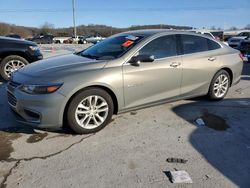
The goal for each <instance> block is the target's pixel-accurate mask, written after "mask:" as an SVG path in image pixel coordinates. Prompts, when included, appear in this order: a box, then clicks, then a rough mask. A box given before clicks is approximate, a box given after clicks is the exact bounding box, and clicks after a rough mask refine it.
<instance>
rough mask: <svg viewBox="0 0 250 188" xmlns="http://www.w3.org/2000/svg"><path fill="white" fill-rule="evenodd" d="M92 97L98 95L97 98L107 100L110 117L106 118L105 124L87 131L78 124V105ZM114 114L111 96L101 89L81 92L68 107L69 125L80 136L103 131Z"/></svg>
mask: <svg viewBox="0 0 250 188" xmlns="http://www.w3.org/2000/svg"><path fill="white" fill-rule="evenodd" d="M91 95H96V96H100V97H102V98H103V99H105V101H106V102H107V104H108V115H107V117H106V119H105V120H104V122H103V123H102V124H101V125H99V126H98V127H96V128H93V129H86V128H83V127H81V126H80V125H79V124H78V123H77V120H76V118H75V111H76V109H77V106H78V104H79V103H80V102H81V101H82V100H83V99H85V98H86V97H88V96H91ZM113 112H114V104H113V100H112V98H111V96H110V95H109V94H108V93H107V92H106V91H104V90H102V89H99V88H90V89H87V90H83V91H81V92H79V93H78V94H76V95H75V96H74V97H73V99H72V100H71V101H70V104H69V106H68V109H67V114H66V115H67V117H66V118H67V124H68V125H69V127H70V128H72V129H73V131H75V132H76V133H78V134H90V133H95V132H97V131H99V130H101V129H103V128H104V127H105V126H106V125H107V124H108V123H109V121H110V119H111V118H112V115H113Z"/></svg>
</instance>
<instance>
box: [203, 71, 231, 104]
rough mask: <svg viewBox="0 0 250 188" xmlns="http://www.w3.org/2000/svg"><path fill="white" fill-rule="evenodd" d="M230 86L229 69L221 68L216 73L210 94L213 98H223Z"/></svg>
mask: <svg viewBox="0 0 250 188" xmlns="http://www.w3.org/2000/svg"><path fill="white" fill-rule="evenodd" d="M229 87H230V76H229V74H228V72H227V71H225V70H220V71H219V72H217V73H216V74H215V76H214V77H213V79H212V82H211V84H210V88H209V92H208V96H209V98H210V99H212V100H221V99H223V98H224V97H225V96H226V94H227V92H228V89H229Z"/></svg>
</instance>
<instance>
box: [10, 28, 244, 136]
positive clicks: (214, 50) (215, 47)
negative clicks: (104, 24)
mask: <svg viewBox="0 0 250 188" xmlns="http://www.w3.org/2000/svg"><path fill="white" fill-rule="evenodd" d="M242 67H243V61H242V56H241V54H240V52H239V51H238V50H235V49H233V48H230V47H228V46H226V45H225V44H223V43H221V42H219V41H217V40H214V39H213V38H211V37H207V36H205V35H199V34H194V33H190V32H178V31H167V30H139V31H130V32H125V33H120V34H117V35H114V36H113V37H109V38H108V39H106V40H104V41H102V42H100V43H97V44H96V45H93V46H91V47H89V48H87V49H85V50H84V51H82V52H79V53H75V54H70V55H64V56H57V57H53V58H48V59H45V60H42V61H41V62H39V63H35V64H33V65H32V66H27V67H25V68H23V69H21V70H18V71H17V72H15V73H14V74H13V76H12V77H11V80H10V82H9V83H8V86H7V93H8V102H9V105H10V107H11V108H12V109H13V110H14V111H16V112H17V113H18V114H19V115H21V117H22V118H23V121H24V122H25V123H28V124H31V125H34V126H37V127H44V128H55V127H57V128H58V127H62V125H63V124H67V125H69V126H70V127H71V128H72V129H73V130H74V131H76V132H77V133H80V134H83V133H93V132H97V131H99V130H101V129H102V128H104V127H105V126H106V125H107V124H108V123H109V121H110V119H111V117H112V115H113V114H117V113H121V112H126V111H131V110H135V109H139V108H142V107H147V106H152V105H153V104H161V103H164V102H169V101H173V100H179V99H186V98H192V97H197V96H202V95H207V96H208V97H209V98H210V99H212V100H221V99H223V98H224V97H225V96H226V94H227V92H228V90H229V88H230V86H232V85H235V84H237V83H238V82H239V81H240V78H241V71H242Z"/></svg>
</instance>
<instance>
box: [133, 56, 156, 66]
mask: <svg viewBox="0 0 250 188" xmlns="http://www.w3.org/2000/svg"><path fill="white" fill-rule="evenodd" d="M154 60H155V57H154V56H153V55H137V56H134V57H132V58H131V59H130V61H129V63H130V64H131V65H134V66H140V63H141V62H145V63H146V62H147V63H151V62H153V61H154Z"/></svg>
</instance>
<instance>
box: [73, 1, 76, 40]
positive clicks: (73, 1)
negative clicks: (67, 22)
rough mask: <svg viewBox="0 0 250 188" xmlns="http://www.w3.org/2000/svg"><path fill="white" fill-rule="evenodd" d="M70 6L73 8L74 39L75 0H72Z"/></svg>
mask: <svg viewBox="0 0 250 188" xmlns="http://www.w3.org/2000/svg"><path fill="white" fill-rule="evenodd" d="M72 8H73V24H74V37H75V39H76V19H75V0H72Z"/></svg>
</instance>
